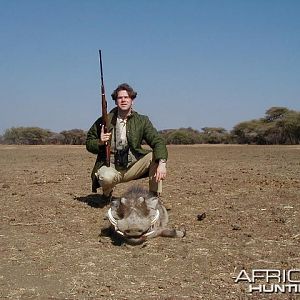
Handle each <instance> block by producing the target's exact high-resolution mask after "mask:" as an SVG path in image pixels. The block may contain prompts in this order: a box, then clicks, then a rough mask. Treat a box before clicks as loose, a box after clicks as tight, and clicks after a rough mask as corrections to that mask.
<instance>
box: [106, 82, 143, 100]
mask: <svg viewBox="0 0 300 300" xmlns="http://www.w3.org/2000/svg"><path fill="white" fill-rule="evenodd" d="M120 91H127V93H128V95H129V97H130V98H131V99H132V100H133V99H135V98H136V96H137V92H136V91H134V89H133V88H132V87H131V86H130V85H129V84H128V83H122V84H120V85H118V87H117V88H116V89H115V90H114V91H113V93H112V94H111V97H112V99H113V100H115V101H116V100H117V98H118V93H119V92H120Z"/></svg>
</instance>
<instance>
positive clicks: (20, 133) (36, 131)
mask: <svg viewBox="0 0 300 300" xmlns="http://www.w3.org/2000/svg"><path fill="white" fill-rule="evenodd" d="M51 134H52V133H51V131H50V130H47V129H42V128H39V127H12V128H10V129H7V130H6V131H5V133H4V136H3V137H4V142H5V143H8V144H27V145H38V144H45V143H46V141H47V138H48V137H49V136H50V135H51Z"/></svg>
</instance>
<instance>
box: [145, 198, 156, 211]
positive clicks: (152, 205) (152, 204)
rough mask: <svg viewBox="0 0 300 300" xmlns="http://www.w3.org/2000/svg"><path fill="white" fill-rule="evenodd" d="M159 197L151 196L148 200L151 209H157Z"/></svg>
mask: <svg viewBox="0 0 300 300" xmlns="http://www.w3.org/2000/svg"><path fill="white" fill-rule="evenodd" d="M158 201H159V199H158V198H157V197H151V198H149V199H147V200H146V203H147V207H148V208H151V209H156V207H157V204H158Z"/></svg>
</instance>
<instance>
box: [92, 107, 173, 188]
mask: <svg viewBox="0 0 300 300" xmlns="http://www.w3.org/2000/svg"><path fill="white" fill-rule="evenodd" d="M116 121H117V108H114V109H113V110H112V111H111V112H110V113H109V114H108V126H107V127H108V131H109V132H111V131H112V130H113V127H114V126H115V125H116ZM101 125H102V118H99V119H98V120H96V122H95V123H94V124H93V125H92V127H91V128H90V129H89V131H88V133H87V139H86V149H87V150H88V151H89V152H91V153H93V154H97V159H96V162H95V165H94V168H93V171H92V174H91V177H92V190H93V192H96V191H97V188H99V187H100V186H99V183H98V180H97V178H96V176H95V173H97V171H98V170H99V169H100V168H101V167H102V166H103V165H104V163H105V157H106V153H105V146H104V145H101V146H100V145H99V138H100V131H101ZM126 132H127V141H128V145H129V147H130V150H131V152H132V153H133V154H134V155H135V156H136V158H137V159H139V158H141V157H142V156H144V155H146V154H147V153H149V152H151V150H147V149H143V148H142V141H143V140H144V141H145V142H146V143H147V144H148V145H149V146H150V147H151V148H152V150H153V155H154V159H155V161H158V160H159V159H167V158H168V151H167V147H166V144H165V142H164V140H163V138H162V137H161V136H160V135H159V134H158V132H157V130H156V129H155V128H154V127H153V125H152V123H151V122H150V120H149V118H148V117H147V116H144V115H140V114H138V113H137V112H135V111H133V112H132V113H131V115H130V116H129V117H128V119H127V124H126Z"/></svg>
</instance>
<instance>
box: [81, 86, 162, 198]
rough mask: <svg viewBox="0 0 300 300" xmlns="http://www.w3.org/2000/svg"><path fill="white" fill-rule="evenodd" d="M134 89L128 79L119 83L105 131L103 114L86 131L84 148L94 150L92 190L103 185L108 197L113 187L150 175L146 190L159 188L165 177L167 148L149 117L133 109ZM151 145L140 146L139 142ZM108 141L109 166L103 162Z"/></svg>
mask: <svg viewBox="0 0 300 300" xmlns="http://www.w3.org/2000/svg"><path fill="white" fill-rule="evenodd" d="M136 96H137V93H136V92H135V91H134V90H133V89H132V87H131V86H129V85H128V84H127V83H123V84H121V85H119V86H118V87H117V88H116V89H115V90H114V92H113V93H112V95H111V97H112V99H113V100H114V101H115V104H116V107H115V108H114V109H112V110H111V111H110V113H109V114H108V124H107V128H108V132H107V133H104V127H103V124H102V118H99V119H98V120H96V122H95V123H94V124H93V125H92V127H91V128H90V130H89V131H88V133H87V140H86V148H87V150H88V151H89V152H91V153H94V154H97V159H96V163H95V166H94V168H93V171H92V190H93V192H97V188H99V187H102V190H103V196H104V197H105V198H106V199H110V198H111V196H112V191H113V189H114V187H115V186H116V185H117V184H118V183H121V182H128V181H131V180H134V179H139V178H142V177H145V176H149V191H150V192H152V193H153V194H154V195H159V194H160V193H161V192H162V180H164V179H165V178H166V174H167V169H166V161H167V158H168V152H167V148H166V145H165V142H164V140H163V139H162V137H161V136H160V135H159V134H158V132H157V130H156V129H155V128H154V127H153V125H152V123H151V122H150V120H149V118H148V117H147V116H144V115H140V114H138V113H137V112H136V111H134V110H133V108H132V107H133V102H134V99H135V98H136ZM143 140H144V141H146V143H147V144H148V145H149V146H150V147H151V148H152V151H151V150H147V149H144V148H142V142H143ZM106 143H110V146H111V154H110V161H111V163H110V166H109V167H107V166H105V160H106V153H105V144H106Z"/></svg>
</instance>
